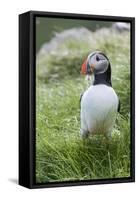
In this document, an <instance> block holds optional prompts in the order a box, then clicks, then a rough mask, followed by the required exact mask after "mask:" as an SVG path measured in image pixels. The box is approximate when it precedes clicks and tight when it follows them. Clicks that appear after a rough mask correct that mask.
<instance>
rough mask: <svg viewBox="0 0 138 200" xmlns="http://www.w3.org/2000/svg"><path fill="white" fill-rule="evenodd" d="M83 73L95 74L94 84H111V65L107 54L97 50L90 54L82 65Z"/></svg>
mask: <svg viewBox="0 0 138 200" xmlns="http://www.w3.org/2000/svg"><path fill="white" fill-rule="evenodd" d="M81 72H82V74H86V75H92V74H94V77H95V79H94V83H93V84H94V85H96V84H106V85H110V86H111V65H110V61H109V59H108V58H107V56H106V55H105V54H104V53H102V52H100V51H96V52H93V53H91V54H89V55H88V57H87V59H86V60H85V62H84V63H83V65H82V70H81Z"/></svg>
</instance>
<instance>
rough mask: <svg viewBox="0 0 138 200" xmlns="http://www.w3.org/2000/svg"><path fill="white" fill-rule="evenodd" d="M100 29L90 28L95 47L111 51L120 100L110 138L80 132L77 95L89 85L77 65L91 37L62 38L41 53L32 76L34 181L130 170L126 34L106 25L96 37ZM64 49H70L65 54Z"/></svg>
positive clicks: (107, 175) (99, 176) (110, 174)
mask: <svg viewBox="0 0 138 200" xmlns="http://www.w3.org/2000/svg"><path fill="white" fill-rule="evenodd" d="M98 34H101V33H99V32H97V33H95V34H93V37H94V39H95V49H100V50H102V51H104V52H105V51H106V54H107V55H108V56H109V58H110V60H111V65H112V82H113V87H114V89H115V90H116V92H117V94H118V95H119V97H120V100H121V112H120V114H118V116H117V120H116V124H115V127H114V130H113V132H112V137H111V139H110V141H109V142H108V143H107V141H106V139H105V138H104V137H103V136H102V133H101V135H98V136H91V137H90V138H89V140H88V141H86V142H85V143H84V142H83V141H82V139H81V137H80V105H79V98H80V94H81V93H82V92H83V91H84V90H85V89H86V88H87V83H86V81H85V80H84V78H83V77H81V76H80V66H81V63H82V62H83V59H84V58H85V56H86V55H87V53H88V52H90V51H91V50H94V47H93V48H92V49H91V41H90V42H89V45H88V44H87V45H86V44H85V43H84V42H83V41H82V43H81V41H80V43H79V44H78V42H77V44H76V43H75V41H66V42H65V44H64V45H63V44H62V46H60V45H59V49H58V51H57V52H55V53H54V54H53V53H52V54H50V53H49V55H47V56H43V57H41V56H40V57H39V58H38V60H37V79H36V83H37V84H36V181H37V182H38V183H45V182H55V181H67V180H88V179H102V178H104V179H105V178H118V177H129V176H130V116H129V110H130V100H129V99H130V80H129V79H130V78H129V74H130V65H129V34H128V33H123V34H117V33H116V34H115V33H112V32H110V31H106V33H105V34H103V35H102V36H101V39H100V40H99V39H98ZM105 35H108V37H105ZM121 45H123V48H121V47H120V46H121ZM63 51H68V53H67V54H66V55H63ZM118 51H119V53H118Z"/></svg>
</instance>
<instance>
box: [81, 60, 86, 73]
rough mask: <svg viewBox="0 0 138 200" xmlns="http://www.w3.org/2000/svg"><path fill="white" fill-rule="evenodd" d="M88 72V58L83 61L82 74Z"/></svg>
mask: <svg viewBox="0 0 138 200" xmlns="http://www.w3.org/2000/svg"><path fill="white" fill-rule="evenodd" d="M86 73H87V59H86V60H85V61H84V62H83V64H82V66H81V74H86Z"/></svg>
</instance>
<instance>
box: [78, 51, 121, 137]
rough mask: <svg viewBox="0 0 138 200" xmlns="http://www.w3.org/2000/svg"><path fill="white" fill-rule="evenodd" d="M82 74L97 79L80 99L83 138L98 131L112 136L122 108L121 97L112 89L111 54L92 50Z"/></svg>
mask: <svg viewBox="0 0 138 200" xmlns="http://www.w3.org/2000/svg"><path fill="white" fill-rule="evenodd" d="M81 74H84V75H87V76H92V75H93V76H94V78H93V82H92V84H91V85H90V87H88V89H87V90H86V91H85V92H84V93H83V94H82V95H81V98H80V109H81V111H80V119H81V127H80V134H81V136H82V138H88V137H89V136H90V135H95V134H100V135H101V134H103V135H104V136H105V137H110V136H111V132H112V129H113V127H114V124H115V120H116V116H117V112H119V111H120V100H119V97H118V96H117V94H116V92H115V90H114V89H113V88H112V81H111V64H110V61H109V59H108V57H107V56H106V55H105V54H104V53H103V52H101V51H95V52H92V53H90V54H89V55H88V57H87V58H86V60H85V61H84V62H83V64H82V67H81Z"/></svg>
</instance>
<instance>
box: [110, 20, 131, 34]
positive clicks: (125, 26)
mask: <svg viewBox="0 0 138 200" xmlns="http://www.w3.org/2000/svg"><path fill="white" fill-rule="evenodd" d="M112 29H113V30H116V31H119V32H124V31H129V30H130V23H124V22H116V23H114V24H113V25H112Z"/></svg>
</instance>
